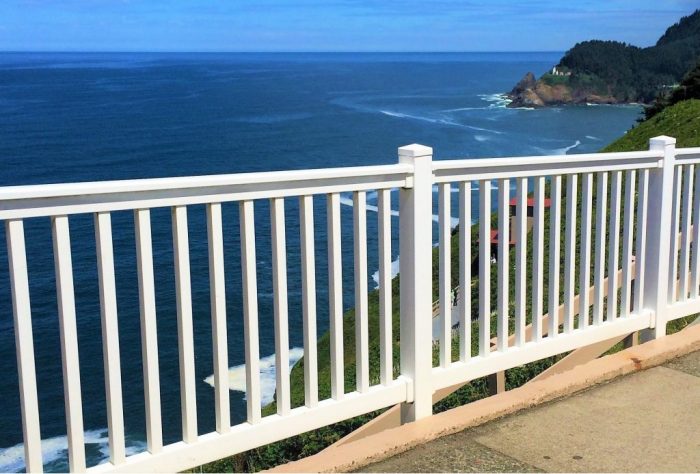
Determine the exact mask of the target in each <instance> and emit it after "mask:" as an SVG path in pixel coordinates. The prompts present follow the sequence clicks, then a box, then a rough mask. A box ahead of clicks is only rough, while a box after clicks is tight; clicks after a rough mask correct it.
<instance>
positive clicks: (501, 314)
mask: <svg viewBox="0 0 700 474" xmlns="http://www.w3.org/2000/svg"><path fill="white" fill-rule="evenodd" d="M509 201H510V180H508V179H501V180H499V182H498V324H497V328H496V329H497V334H496V336H497V345H498V350H499V351H504V350H506V349H507V348H508V303H509V302H508V291H509V289H508V283H509V279H510V277H509V275H508V269H509V268H510V258H509V257H510V212H509V207H510V202H509Z"/></svg>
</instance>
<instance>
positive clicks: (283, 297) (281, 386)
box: [270, 198, 291, 416]
mask: <svg viewBox="0 0 700 474" xmlns="http://www.w3.org/2000/svg"><path fill="white" fill-rule="evenodd" d="M270 215H271V218H272V288H273V292H274V313H275V366H276V369H277V370H276V376H277V398H276V400H275V401H276V402H277V414H278V415H281V416H285V415H288V414H289V411H290V410H291V400H290V393H289V321H288V314H287V242H286V236H285V229H284V199H283V198H273V199H271V200H270Z"/></svg>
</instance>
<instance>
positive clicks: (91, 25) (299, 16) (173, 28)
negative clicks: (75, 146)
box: [0, 0, 700, 51]
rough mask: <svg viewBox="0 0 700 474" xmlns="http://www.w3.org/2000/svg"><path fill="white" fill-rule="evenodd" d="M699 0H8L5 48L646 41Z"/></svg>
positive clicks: (479, 46)
mask: <svg viewBox="0 0 700 474" xmlns="http://www.w3.org/2000/svg"><path fill="white" fill-rule="evenodd" d="M698 7H700V0H532V1H528V0H481V1H476V0H296V1H293V0H219V1H214V0H1V1H0V51H564V50H567V49H569V48H570V47H571V46H573V45H574V44H575V43H576V42H578V41H583V40H586V39H594V38H595V39H614V40H619V41H625V42H628V43H632V44H635V45H637V46H649V45H651V44H653V43H654V42H655V41H656V39H657V38H658V37H659V36H660V35H661V34H662V33H663V32H664V31H665V29H666V28H667V27H668V26H669V25H671V24H673V23H675V22H677V21H678V20H679V19H680V17H681V16H683V15H688V14H690V13H692V12H693V10H694V9H695V8H698Z"/></svg>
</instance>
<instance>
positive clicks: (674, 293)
mask: <svg viewBox="0 0 700 474" xmlns="http://www.w3.org/2000/svg"><path fill="white" fill-rule="evenodd" d="M682 182H683V167H682V166H676V167H675V174H674V177H673V213H672V216H671V256H670V266H669V281H668V301H669V303H672V302H675V301H677V300H678V247H679V244H680V235H679V233H680V224H681V223H680V220H681V183H682Z"/></svg>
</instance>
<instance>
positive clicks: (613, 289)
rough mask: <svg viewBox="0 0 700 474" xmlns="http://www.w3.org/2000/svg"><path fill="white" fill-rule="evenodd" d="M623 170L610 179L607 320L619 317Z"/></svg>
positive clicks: (614, 173) (613, 174) (616, 172)
mask: <svg viewBox="0 0 700 474" xmlns="http://www.w3.org/2000/svg"><path fill="white" fill-rule="evenodd" d="M621 198H622V171H613V173H612V180H611V181H610V224H609V229H610V246H609V247H608V307H607V310H608V311H607V313H608V315H607V320H608V321H612V320H614V319H615V318H617V287H618V280H617V269H618V266H619V260H620V206H621Z"/></svg>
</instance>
